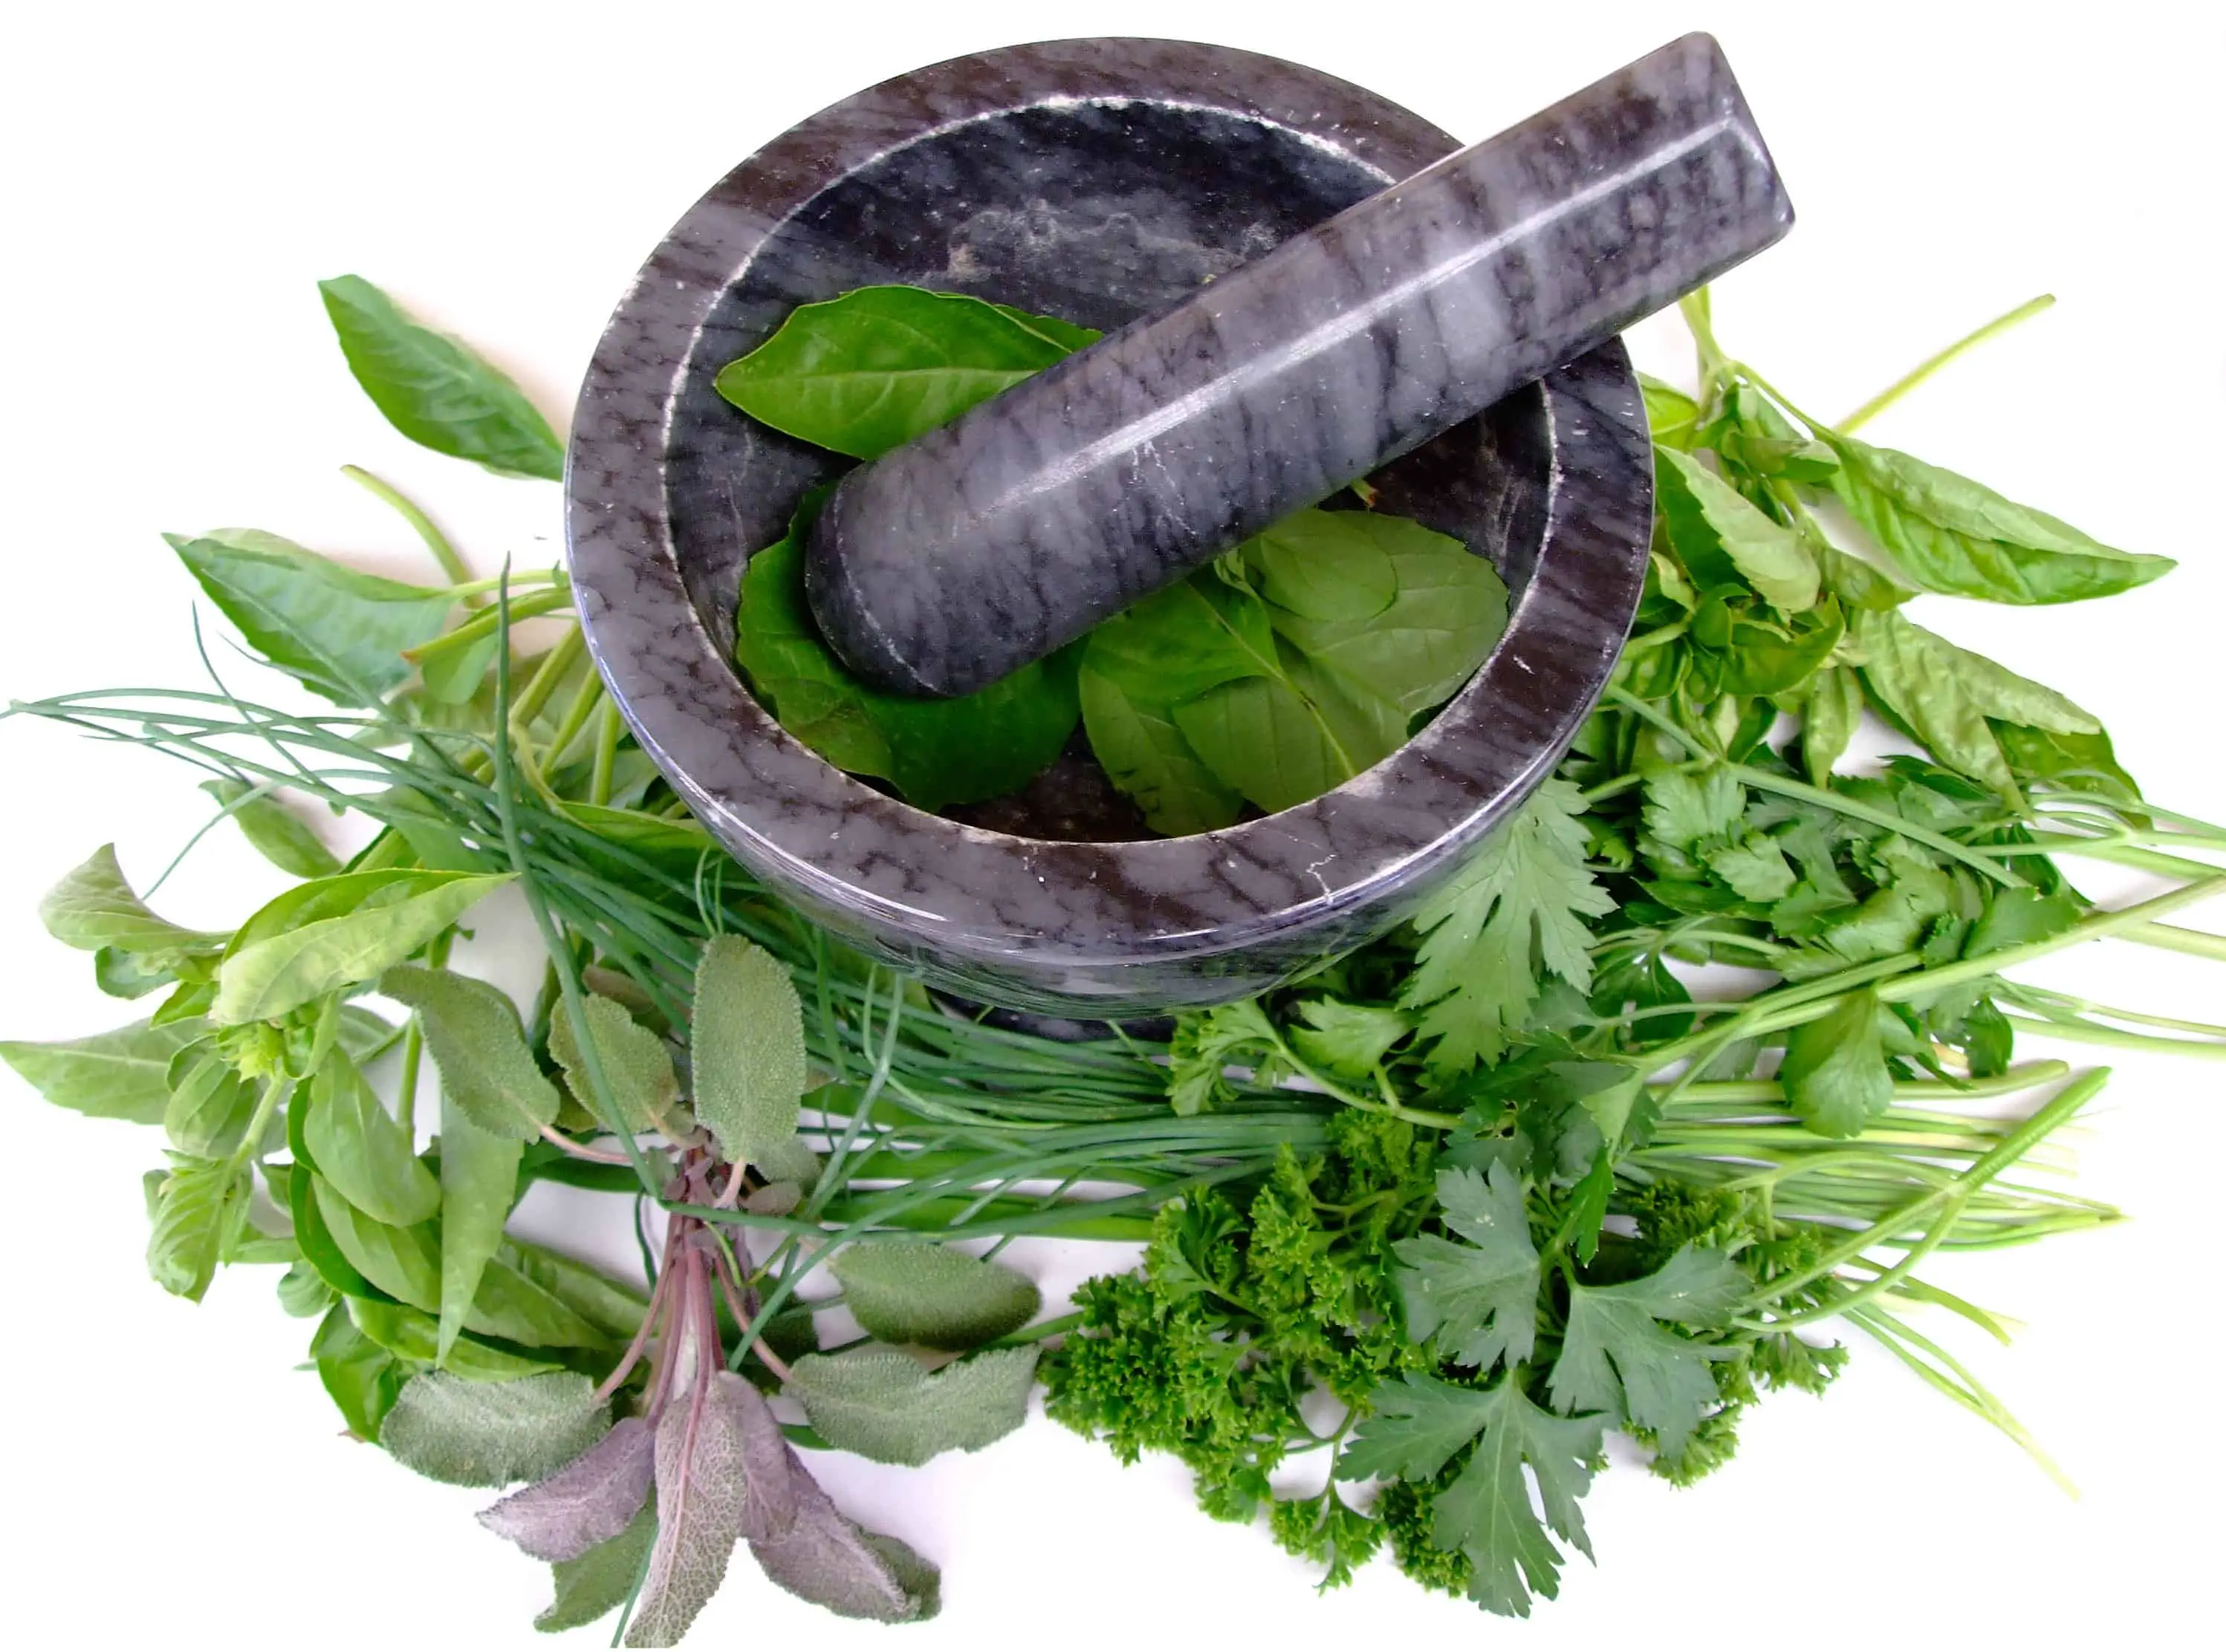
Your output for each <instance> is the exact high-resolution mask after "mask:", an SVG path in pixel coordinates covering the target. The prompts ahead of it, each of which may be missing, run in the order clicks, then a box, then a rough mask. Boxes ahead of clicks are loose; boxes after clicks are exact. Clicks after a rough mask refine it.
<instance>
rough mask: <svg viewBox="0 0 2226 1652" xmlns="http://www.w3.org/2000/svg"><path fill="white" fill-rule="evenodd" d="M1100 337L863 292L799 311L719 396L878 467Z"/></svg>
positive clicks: (949, 304) (965, 303)
mask: <svg viewBox="0 0 2226 1652" xmlns="http://www.w3.org/2000/svg"><path fill="white" fill-rule="evenodd" d="M1096 338H1097V334H1095V333H1092V332H1091V331H1090V330H1089V329H1088V328H1085V327H1074V326H1072V325H1070V324H1069V323H1067V322H1064V321H1051V320H1050V319H1049V318H1047V317H1042V316H1031V315H1025V314H1023V313H1022V312H1020V311H1017V310H1013V309H1009V308H1007V307H1005V306H1003V305H998V304H989V303H984V302H983V301H982V300H980V299H978V298H968V297H964V296H963V295H959V294H957V293H936V292H928V291H925V290H923V289H919V288H917V287H862V288H859V289H856V290H855V291H854V292H849V293H845V294H843V295H842V296H841V297H839V298H834V299H830V300H829V301H827V302H825V303H820V304H804V305H799V306H798V308H796V309H795V310H794V311H792V313H791V314H790V315H789V317H788V319H787V320H786V321H783V322H782V323H781V324H780V327H779V330H778V331H776V332H775V333H774V334H773V336H772V337H771V338H769V339H767V340H766V341H765V342H764V343H763V344H761V345H760V346H758V347H757V348H756V349H755V350H754V351H752V352H751V353H749V354H748V355H747V356H744V357H742V358H741V359H740V360H739V361H733V362H729V363H728V365H726V366H725V367H724V368H722V369H721V371H720V373H719V377H718V378H717V380H716V386H717V389H718V392H719V394H720V395H722V396H723V397H726V399H727V400H728V401H729V402H731V403H734V404H735V406H736V407H738V408H740V409H741V410H742V411H743V412H745V413H747V414H748V415H749V416H751V417H752V418H754V419H756V420H757V421H758V422H759V423H761V424H769V425H771V426H772V427H773V429H776V430H780V431H785V433H787V434H788V435H792V436H796V437H798V438H800V439H802V440H803V441H805V442H811V443H812V444H813V445H815V446H817V447H821V448H831V449H833V450H834V451H835V452H836V453H842V454H849V455H850V456H851V457H852V458H854V459H874V458H877V457H879V456H880V455H881V454H885V453H887V451H888V450H889V449H890V448H896V447H900V446H901V445H903V444H904V443H905V442H909V441H911V440H912V439H913V437H914V436H917V435H924V434H925V432H927V431H929V430H932V429H935V428H936V427H937V426H938V425H942V424H947V423H950V422H951V420H952V419H954V418H956V417H957V416H958V415H960V414H961V413H964V411H965V410H967V409H968V408H970V407H972V406H973V405H974V404H975V403H977V402H983V401H986V400H988V399H989V397H992V396H995V394H996V393H997V392H998V391H1002V390H1005V389H1008V388H1009V387H1010V386H1012V385H1014V384H1019V383H1020V382H1021V380H1022V379H1023V378H1033V376H1034V375H1035V374H1037V373H1039V372H1041V371H1043V369H1045V368H1046V367H1048V366H1050V365H1052V364H1053V362H1055V361H1059V360H1060V359H1063V358H1065V356H1067V355H1068V354H1070V353H1072V351H1073V350H1074V349H1076V348H1077V347H1078V345H1079V344H1086V343H1089V342H1091V340H1095V339H1096Z"/></svg>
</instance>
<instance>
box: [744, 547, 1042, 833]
mask: <svg viewBox="0 0 2226 1652" xmlns="http://www.w3.org/2000/svg"><path fill="white" fill-rule="evenodd" d="M802 520H803V518H799V525H798V527H796V528H794V529H792V531H791V532H790V534H789V536H788V537H785V538H783V539H781V540H779V541H778V542H776V543H773V544H772V545H768V546H767V547H766V549H765V550H761V551H760V552H758V553H757V555H756V556H753V557H751V558H750V562H749V567H748V569H747V570H746V571H745V573H744V574H743V575H742V588H741V605H740V607H739V608H738V610H737V612H736V615H735V663H736V664H738V665H740V666H741V669H742V671H743V673H744V675H746V676H747V677H748V678H749V682H750V688H751V691H752V692H753V693H754V694H755V695H756V696H758V697H759V699H760V700H761V701H763V702H765V703H766V706H767V707H768V708H770V709H771V710H772V711H773V714H774V715H776V716H777V717H779V719H780V723H781V727H782V728H785V729H786V730H787V731H788V732H789V733H790V734H793V735H794V736H795V737H796V738H797V739H798V740H802V741H803V742H804V743H805V745H806V746H809V747H811V749H812V750H813V751H815V752H817V753H819V755H820V756H822V757H824V758H825V759H827V760H828V761H829V762H830V763H832V764H833V765H834V766H836V768H838V769H841V770H843V772H846V773H849V774H864V775H872V776H874V777H875V778H880V779H883V780H887V782H888V783H889V784H890V785H893V786H894V787H895V788H896V789H897V791H899V792H900V793H901V794H902V795H903V797H904V798H905V801H906V802H907V803H910V804H913V805H915V806H916V807H919V808H921V809H929V810H934V809H944V808H948V807H950V806H951V805H952V804H964V803H978V802H980V801H982V800H983V799H984V798H987V797H1002V796H1004V795H1005V794H1006V793H1008V792H1010V791H1018V790H1019V789H1020V788H1021V786H1023V785H1027V782H1028V781H1029V780H1031V779H1032V778H1034V777H1035V776H1036V775H1037V774H1038V773H1040V772H1041V771H1042V770H1043V769H1044V768H1045V767H1046V766H1048V765H1049V764H1050V763H1051V761H1052V760H1053V759H1054V758H1056V757H1057V756H1058V755H1059V753H1060V751H1061V750H1062V749H1063V748H1064V747H1065V745H1066V741H1067V737H1068V736H1069V735H1070V734H1072V733H1073V732H1074V725H1075V721H1076V720H1077V719H1078V717H1079V716H1080V715H1081V707H1080V703H1079V702H1078V699H1077V697H1076V693H1075V686H1074V658H1075V656H1074V653H1073V651H1072V650H1061V651H1059V652H1058V653H1056V654H1053V656H1052V657H1051V658H1048V659H1041V660H1037V661H1035V662H1033V664H1027V665H1024V666H1022V667H1021V669H1020V670H1017V671H1014V672H1013V673H1012V674H1011V675H1010V676H1008V677H1002V678H1000V679H999V680H998V681H996V682H995V683H991V684H990V685H989V687H987V688H985V689H978V690H977V691H976V692H975V693H972V694H966V695H960V696H957V697H956V698H953V699H942V700H919V699H908V698H906V697H904V696H899V695H894V694H883V693H881V691H880V690H878V689H870V688H868V687H867V686H866V685H865V684H864V683H862V682H860V681H859V680H858V679H857V678H856V677H853V676H851V674H850V673H849V670H847V669H845V668H844V666H843V664H842V663H841V662H840V661H839V660H837V659H836V658H835V656H834V655H833V654H832V653H831V652H830V651H829V650H828V647H827V645H826V644H825V642H824V641H823V640H822V639H821V638H820V635H819V632H818V628H817V626H816V625H815V624H814V623H813V622H812V619H811V612H810V609H809V608H808V607H806V605H805V594H804V552H803V537H802V535H803V527H802V525H801V524H802Z"/></svg>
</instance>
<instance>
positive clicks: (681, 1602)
mask: <svg viewBox="0 0 2226 1652" xmlns="http://www.w3.org/2000/svg"><path fill="white" fill-rule="evenodd" d="M756 1397H757V1390H756V1389H754V1388H751V1387H750V1385H749V1384H748V1383H747V1382H744V1381H743V1380H742V1379H741V1377H739V1376H735V1374H734V1373H733V1372H732V1371H720V1372H718V1373H716V1374H715V1376H713V1377H712V1378H711V1380H710V1382H709V1383H707V1384H704V1385H703V1386H701V1387H699V1388H696V1390H695V1391H694V1392H692V1393H687V1394H682V1395H676V1396H674V1398H673V1399H672V1400H671V1402H670V1403H669V1404H668V1405H667V1407H665V1417H664V1420H662V1421H660V1422H659V1423H658V1426H657V1547H655V1548H653V1549H652V1550H651V1551H650V1556H649V1575H648V1576H647V1578H646V1579H644V1580H643V1583H642V1587H641V1594H640V1596H639V1598H638V1599H637V1600H636V1601H635V1603H634V1613H633V1622H632V1623H630V1624H629V1625H628V1626H627V1628H626V1644H627V1645H628V1646H638V1647H639V1646H677V1645H678V1644H679V1642H680V1637H681V1636H684V1635H685V1634H686V1633H687V1632H688V1626H689V1625H690V1623H694V1622H695V1621H696V1613H698V1612H700V1611H703V1605H704V1603H705V1602H706V1601H708V1600H709V1599H710V1598H711V1597H712V1596H713V1595H714V1594H715V1593H716V1592H718V1588H719V1585H720V1584H721V1582H722V1581H723V1580H724V1579H725V1578H726V1575H727V1562H728V1560H729V1559H731V1558H732V1557H733V1555H734V1552H735V1543H736V1542H737V1541H740V1540H741V1534H742V1503H743V1473H744V1461H745V1457H746V1452H745V1445H744V1441H745V1436H746V1433H747V1426H746V1418H747V1414H748V1407H749V1401H750V1400H751V1399H754V1398H756ZM759 1403H760V1404H762V1403H763V1401H762V1400H760V1401H759Z"/></svg>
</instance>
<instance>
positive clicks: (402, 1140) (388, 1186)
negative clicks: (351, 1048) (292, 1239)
mask: <svg viewBox="0 0 2226 1652" xmlns="http://www.w3.org/2000/svg"><path fill="white" fill-rule="evenodd" d="M309 1090H310V1094H309V1097H308V1111H307V1113H306V1114H305V1115H304V1116H303V1118H302V1140H303V1141H304V1142H305V1143H306V1144H307V1145H308V1149H309V1152H310V1153H311V1154H312V1155H314V1157H315V1161H316V1166H317V1170H318V1172H319V1173H320V1174H321V1175H322V1176H323V1177H324V1179H326V1180H327V1181H328V1182H330V1183H331V1184H332V1185H333V1187H334V1191H337V1192H338V1193H339V1194H340V1197H341V1198H344V1199H346V1200H347V1202H348V1203H349V1204H351V1205H353V1207H354V1208H355V1209H357V1210H360V1211H362V1212H363V1213H364V1214H365V1215H366V1216H368V1217H372V1218H373V1219H374V1220H376V1221H379V1222H384V1223H389V1224H391V1225H392V1226H395V1227H400V1228H407V1227H410V1226H413V1225H415V1224H416V1223H420V1222H423V1221H426V1220H428V1219H429V1218H430V1217H433V1216H435V1215H436V1214H437V1213H438V1212H439V1210H440V1209H441V1187H440V1184H439V1183H437V1182H436V1181H435V1180H434V1179H433V1173H432V1172H430V1171H429V1170H427V1169H426V1168H425V1166H423V1164H421V1163H419V1162H418V1159H417V1143H416V1142H414V1141H411V1140H410V1134H409V1133H408V1132H407V1131H405V1130H404V1129H403V1128H402V1127H401V1125H399V1124H398V1123H397V1122H396V1121H395V1120H394V1118H393V1116H392V1115H391V1114H389V1113H388V1112H387V1110H386V1106H385V1103H384V1102H381V1101H380V1100H379V1099H378V1095H377V1093H376V1092H375V1091H373V1090H372V1087H371V1086H370V1085H369V1084H368V1083H365V1082H364V1077H363V1074H362V1072H361V1071H359V1070H358V1068H357V1066H356V1064H355V1063H354V1061H353V1060H352V1059H350V1058H349V1056H348V1054H347V1052H346V1051H344V1050H339V1049H335V1050H334V1051H332V1052H330V1053H329V1054H328V1055H327V1056H326V1058H325V1060H324V1062H323V1064H321V1066H319V1068H318V1069H317V1071H316V1073H315V1076H314V1077H311V1079H310V1081H309Z"/></svg>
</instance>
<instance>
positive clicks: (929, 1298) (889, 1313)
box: [828, 1239, 1043, 1350]
mask: <svg viewBox="0 0 2226 1652" xmlns="http://www.w3.org/2000/svg"><path fill="white" fill-rule="evenodd" d="M828 1266H829V1268H830V1270H831V1271H832V1272H833V1274H834V1275H835V1277H836V1280H837V1281H838V1282H839V1283H840V1284H841V1285H842V1287H843V1306H845V1307H847V1308H849V1310H850V1312H851V1314H852V1316H853V1317H855V1318H856V1320H857V1321H858V1323H859V1325H862V1326H863V1327H864V1328H865V1331H866V1333H867V1334H868V1336H872V1337H879V1338H880V1339H881V1341H883V1342H886V1343H907V1344H918V1345H919V1346H920V1347H923V1348H942V1349H950V1350H964V1349H969V1348H978V1347H980V1346H981V1345H982V1344H983V1343H988V1342H995V1340H996V1339H997V1338H998V1337H1003V1336H1007V1335H1009V1334H1010V1333H1011V1332H1013V1331H1018V1330H1019V1329H1020V1328H1021V1326H1022V1325H1026V1324H1027V1322H1028V1321H1029V1320H1031V1319H1033V1318H1035V1316H1036V1311H1037V1310H1038V1309H1039V1308H1040V1307H1041V1306H1043V1293H1041V1292H1040V1291H1039V1290H1037V1289H1036V1287H1035V1284H1034V1282H1033V1280H1029V1279H1027V1277H1026V1276H1024V1275H1022V1274H1017V1273H1015V1272H1014V1270H1013V1269H1011V1268H1008V1267H1006V1266H1005V1265H1004V1264H1003V1263H1002V1262H996V1261H983V1260H982V1259H981V1258H980V1257H978V1256H970V1255H967V1254H966V1253H965V1252H964V1251H963V1250H957V1249H951V1247H950V1246H947V1245H938V1244H931V1243H925V1242H917V1241H908V1240H901V1239H898V1240H889V1239H868V1240H863V1241H861V1242H859V1243H857V1244H854V1245H848V1246H845V1247H844V1248H843V1249H841V1250H838V1251H836V1253H835V1256H834V1259H833V1261H830V1263H829V1264H828Z"/></svg>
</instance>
